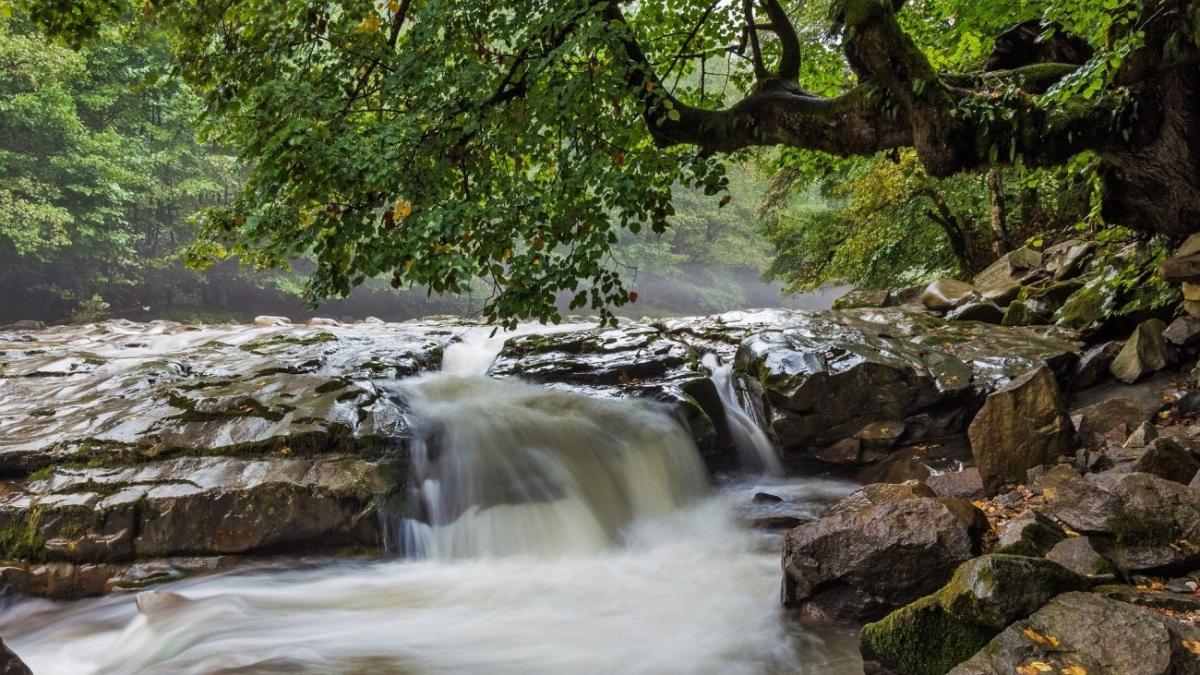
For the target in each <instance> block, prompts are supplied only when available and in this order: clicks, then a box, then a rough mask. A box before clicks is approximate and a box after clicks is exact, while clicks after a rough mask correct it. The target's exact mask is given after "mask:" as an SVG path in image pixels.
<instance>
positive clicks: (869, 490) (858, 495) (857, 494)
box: [827, 480, 937, 514]
mask: <svg viewBox="0 0 1200 675" xmlns="http://www.w3.org/2000/svg"><path fill="white" fill-rule="evenodd" d="M936 496H937V495H936V494H934V492H933V490H931V489H930V488H929V486H927V485H925V484H924V483H921V482H919V481H916V480H907V481H904V482H903V483H871V484H870V485H864V486H863V487H861V488H859V489H857V490H855V491H854V492H851V493H850V494H848V495H846V496H845V497H843V498H842V499H841V500H840V501H838V502H837V503H836V504H834V505H833V506H831V507H829V511H827V513H829V514H833V513H842V512H846V511H860V510H862V509H865V508H867V507H870V506H879V505H882V504H892V503H895V502H902V501H904V500H907V499H921V498H924V497H936Z"/></svg>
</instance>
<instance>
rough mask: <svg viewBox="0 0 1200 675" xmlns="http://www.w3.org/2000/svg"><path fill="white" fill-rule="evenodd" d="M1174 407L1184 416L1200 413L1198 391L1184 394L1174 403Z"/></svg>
mask: <svg viewBox="0 0 1200 675" xmlns="http://www.w3.org/2000/svg"><path fill="white" fill-rule="evenodd" d="M1176 407H1177V408H1178V409H1179V412H1181V413H1184V414H1185V415H1186V414H1191V413H1198V412H1200V389H1198V390H1196V391H1189V392H1188V393H1186V394H1184V395H1183V396H1182V397H1180V399H1179V401H1178V402H1177V403H1176Z"/></svg>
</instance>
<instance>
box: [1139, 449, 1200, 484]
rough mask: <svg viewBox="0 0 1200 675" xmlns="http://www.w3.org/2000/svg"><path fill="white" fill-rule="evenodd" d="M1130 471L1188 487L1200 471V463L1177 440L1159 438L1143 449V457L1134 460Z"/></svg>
mask: <svg viewBox="0 0 1200 675" xmlns="http://www.w3.org/2000/svg"><path fill="white" fill-rule="evenodd" d="M1126 443H1127V444H1128V441H1127V442H1126ZM1129 469H1130V470H1131V471H1135V472H1140V473H1149V474H1153V475H1155V476H1158V477H1159V478H1164V479H1166V480H1170V481H1175V482H1176V483H1183V484H1185V485H1186V484H1188V483H1190V482H1191V481H1192V479H1193V478H1194V477H1195V476H1196V473H1197V471H1200V462H1197V461H1196V458H1195V457H1193V456H1192V453H1191V452H1190V451H1188V449H1187V448H1185V447H1183V445H1182V444H1180V443H1178V442H1176V441H1175V440H1172V439H1170V438H1157V439H1154V440H1152V441H1150V442H1149V444H1147V445H1146V446H1144V448H1142V449H1141V456H1139V457H1138V458H1137V459H1136V460H1134V462H1133V464H1132V465H1131V466H1130V467H1129Z"/></svg>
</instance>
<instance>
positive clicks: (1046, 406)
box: [967, 366, 1074, 494]
mask: <svg viewBox="0 0 1200 675" xmlns="http://www.w3.org/2000/svg"><path fill="white" fill-rule="evenodd" d="M967 433H968V435H969V436H970V439H971V453H972V454H973V455H974V456H975V465H976V466H977V467H978V469H979V475H980V477H981V478H982V480H983V485H984V489H985V490H986V491H987V493H988V494H996V493H997V492H999V490H1000V488H1001V487H1002V486H1003V485H1004V484H1005V483H1012V482H1020V481H1022V480H1024V478H1025V474H1026V472H1027V471H1028V470H1029V469H1030V468H1032V467H1035V466H1040V465H1042V464H1049V463H1052V462H1054V461H1055V460H1056V459H1057V458H1058V456H1060V455H1063V454H1066V453H1067V452H1069V451H1070V449H1071V438H1072V436H1073V434H1074V430H1073V429H1072V427H1071V421H1070V419H1069V418H1068V416H1067V410H1066V405H1065V403H1064V402H1063V398H1062V394H1061V393H1060V392H1059V389H1058V383H1057V381H1056V380H1055V378H1054V374H1053V373H1052V372H1051V370H1050V369H1049V368H1048V367H1044V366H1043V367H1041V368H1039V369H1037V370H1035V371H1033V372H1031V373H1027V374H1025V375H1022V376H1021V377H1019V378H1017V379H1015V380H1013V381H1012V382H1011V383H1009V384H1007V385H1005V386H1004V387H1001V388H1000V389H998V390H996V391H995V392H993V393H992V394H990V395H989V396H988V397H987V399H986V400H985V402H984V404H983V408H982V409H981V410H980V411H979V413H978V414H977V415H976V416H975V419H974V420H972V422H971V426H970V428H969V429H968V432H967Z"/></svg>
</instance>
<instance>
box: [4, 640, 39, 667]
mask: <svg viewBox="0 0 1200 675" xmlns="http://www.w3.org/2000/svg"><path fill="white" fill-rule="evenodd" d="M0 675H33V673H32V671H30V670H29V666H27V665H25V662H24V661H22V660H21V658H20V657H19V656H17V655H16V654H14V653H13V651H12V650H11V649H9V648H8V645H5V644H4V643H3V642H0Z"/></svg>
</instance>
